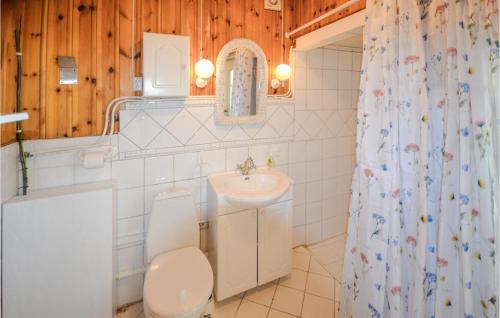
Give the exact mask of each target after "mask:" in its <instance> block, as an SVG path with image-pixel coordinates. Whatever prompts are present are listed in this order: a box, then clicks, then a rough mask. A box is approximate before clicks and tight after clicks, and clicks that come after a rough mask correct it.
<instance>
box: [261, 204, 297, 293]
mask: <svg viewBox="0 0 500 318" xmlns="http://www.w3.org/2000/svg"><path fill="white" fill-rule="evenodd" d="M292 211H293V207H292V201H291V200H286V201H284V202H278V203H275V204H273V205H271V206H267V207H264V208H262V209H258V235H257V237H258V248H257V255H258V260H259V261H258V264H257V266H258V270H257V272H258V281H257V282H258V285H262V284H265V283H267V282H270V281H272V280H274V279H276V278H278V277H282V276H285V275H288V274H290V269H291V267H292V213H293V212H292Z"/></svg>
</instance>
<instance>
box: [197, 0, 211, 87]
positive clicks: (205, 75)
mask: <svg viewBox="0 0 500 318" xmlns="http://www.w3.org/2000/svg"><path fill="white" fill-rule="evenodd" d="M214 69H215V68H214V64H213V63H212V61H210V60H208V59H204V58H203V0H201V1H200V60H198V62H196V64H195V66H194V72H195V74H196V86H197V87H198V88H205V87H206V86H207V84H208V79H209V78H210V77H212V75H213V74H214Z"/></svg>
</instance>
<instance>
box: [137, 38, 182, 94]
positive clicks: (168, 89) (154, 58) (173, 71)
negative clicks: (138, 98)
mask: <svg viewBox="0 0 500 318" xmlns="http://www.w3.org/2000/svg"><path fill="white" fill-rule="evenodd" d="M142 65H143V66H142V67H143V70H142V73H143V78H144V81H143V83H144V87H143V95H144V96H188V95H189V37H188V36H180V35H169V34H157V33H147V32H145V33H144V35H143V58H142Z"/></svg>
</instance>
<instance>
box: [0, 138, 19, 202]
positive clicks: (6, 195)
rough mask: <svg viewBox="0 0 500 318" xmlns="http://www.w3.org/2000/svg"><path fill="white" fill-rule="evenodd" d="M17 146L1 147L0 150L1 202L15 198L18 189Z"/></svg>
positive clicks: (15, 144)
mask: <svg viewBox="0 0 500 318" xmlns="http://www.w3.org/2000/svg"><path fill="white" fill-rule="evenodd" d="M18 154H19V150H18V144H17V143H13V144H10V145H7V146H5V147H2V148H1V150H0V164H1V170H0V179H1V184H0V187H1V191H0V195H1V202H5V201H7V200H8V199H10V198H12V197H13V196H16V194H17V187H18V174H17V162H18Z"/></svg>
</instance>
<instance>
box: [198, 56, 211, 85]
mask: <svg viewBox="0 0 500 318" xmlns="http://www.w3.org/2000/svg"><path fill="white" fill-rule="evenodd" d="M194 72H195V73H196V86H197V87H199V88H204V87H206V86H207V84H208V79H209V78H210V77H211V76H212V75H213V74H214V64H213V63H212V62H211V61H210V60H207V59H201V60H199V61H198V62H196V65H195V66H194Z"/></svg>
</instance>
